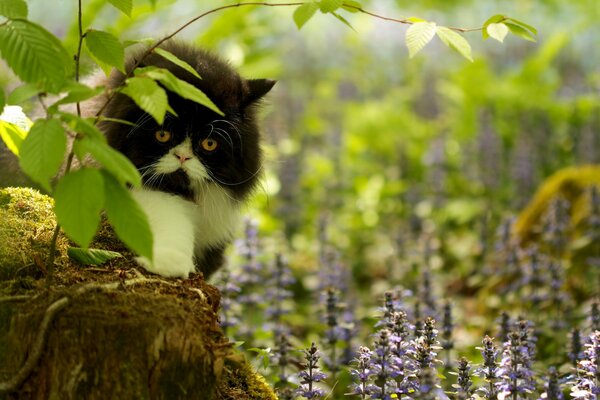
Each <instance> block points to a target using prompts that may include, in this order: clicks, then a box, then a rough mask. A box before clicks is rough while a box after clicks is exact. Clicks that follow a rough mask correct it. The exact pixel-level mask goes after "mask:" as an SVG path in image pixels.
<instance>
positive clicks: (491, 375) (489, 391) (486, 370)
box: [475, 336, 500, 400]
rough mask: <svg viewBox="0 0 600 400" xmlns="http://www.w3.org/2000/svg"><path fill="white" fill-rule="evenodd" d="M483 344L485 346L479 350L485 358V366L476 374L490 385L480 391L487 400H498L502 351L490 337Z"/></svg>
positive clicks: (476, 371)
mask: <svg viewBox="0 0 600 400" xmlns="http://www.w3.org/2000/svg"><path fill="white" fill-rule="evenodd" d="M482 344H483V346H482V347H479V348H478V349H479V350H480V351H481V355H482V356H483V364H481V366H479V368H477V369H476V370H475V374H476V375H477V376H480V377H482V378H483V379H484V380H485V381H486V382H487V384H488V385H487V386H482V387H480V388H479V389H478V391H479V392H480V393H481V394H482V396H483V397H484V398H486V399H487V400H496V399H497V398H498V390H497V388H496V382H497V381H498V379H500V377H499V367H498V354H499V353H500V351H499V350H498V349H497V348H496V345H494V340H493V339H492V338H490V337H489V336H486V337H484V338H483V342H482Z"/></svg>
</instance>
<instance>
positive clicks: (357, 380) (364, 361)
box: [349, 346, 375, 400]
mask: <svg viewBox="0 0 600 400" xmlns="http://www.w3.org/2000/svg"><path fill="white" fill-rule="evenodd" d="M372 354H373V353H372V352H371V350H370V349H369V348H368V347H364V346H361V347H360V348H359V349H358V353H357V355H356V358H355V359H354V360H352V364H353V366H354V367H355V368H353V369H351V370H350V375H352V377H353V378H354V383H352V385H351V386H350V389H351V392H350V393H349V394H354V395H357V396H360V398H361V399H362V400H365V399H367V396H370V395H371V393H372V392H373V385H372V384H371V383H370V381H371V379H372V377H373V375H374V374H375V373H374V372H373V370H372V369H371V357H372Z"/></svg>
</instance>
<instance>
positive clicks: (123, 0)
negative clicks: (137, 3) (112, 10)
mask: <svg viewBox="0 0 600 400" xmlns="http://www.w3.org/2000/svg"><path fill="white" fill-rule="evenodd" d="M108 2H109V3H110V4H112V5H113V6H115V7H116V8H117V9H119V10H121V11H122V12H123V14H125V15H127V16H128V17H130V18H131V9H132V8H133V0H108Z"/></svg>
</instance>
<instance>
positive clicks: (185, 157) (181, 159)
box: [175, 153, 192, 164]
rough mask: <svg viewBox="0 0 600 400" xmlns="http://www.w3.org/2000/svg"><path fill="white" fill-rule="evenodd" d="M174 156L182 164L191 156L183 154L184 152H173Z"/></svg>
mask: <svg viewBox="0 0 600 400" xmlns="http://www.w3.org/2000/svg"><path fill="white" fill-rule="evenodd" d="M175 157H177V159H178V160H179V162H181V163H182V164H183V163H184V162H186V161H187V160H189V159H190V158H192V157H190V156H188V155H185V154H178V153H175Z"/></svg>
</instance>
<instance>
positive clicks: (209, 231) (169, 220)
mask: <svg viewBox="0 0 600 400" xmlns="http://www.w3.org/2000/svg"><path fill="white" fill-rule="evenodd" d="M196 193H197V198H196V202H191V201H188V200H185V199H184V198H182V197H180V196H175V195H172V194H169V193H165V192H161V191H156V190H148V189H136V190H133V191H132V194H133V196H134V197H135V199H136V200H137V201H138V203H139V205H140V206H141V207H142V209H143V210H144V211H145V213H146V215H147V217H148V222H149V223H150V228H151V230H152V235H153V238H154V243H153V260H152V262H150V261H149V260H147V259H144V258H140V259H138V261H139V262H140V264H141V265H142V266H143V267H144V268H146V269H147V270H149V271H151V272H154V273H157V274H160V275H163V276H170V277H182V278H187V276H188V275H189V274H190V273H191V272H194V271H195V270H196V268H195V264H194V260H195V259H197V261H198V262H200V263H201V262H202V256H203V253H204V251H205V250H206V249H209V248H216V247H220V246H223V245H225V244H227V243H229V242H230V241H231V239H232V237H233V234H234V232H235V230H236V228H237V224H238V221H239V216H240V212H239V206H238V203H237V202H236V201H234V200H232V199H231V198H230V197H229V196H228V195H227V194H226V193H225V192H224V191H223V189H221V188H219V187H217V186H215V185H206V186H202V188H200V189H199V190H198V191H197V192H196Z"/></svg>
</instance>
